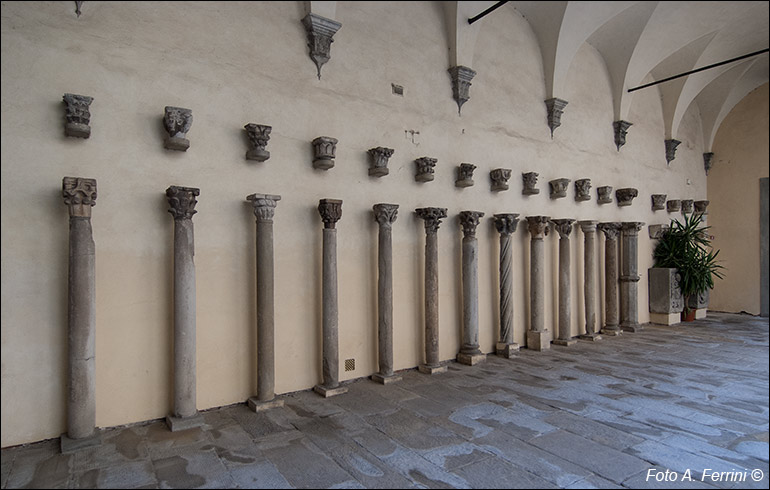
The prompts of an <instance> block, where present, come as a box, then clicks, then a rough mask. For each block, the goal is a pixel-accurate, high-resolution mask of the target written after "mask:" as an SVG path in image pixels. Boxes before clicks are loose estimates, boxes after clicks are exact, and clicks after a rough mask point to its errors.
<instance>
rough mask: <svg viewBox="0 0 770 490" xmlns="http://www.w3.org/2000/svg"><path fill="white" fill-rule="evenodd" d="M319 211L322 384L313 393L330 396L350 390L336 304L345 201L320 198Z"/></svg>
mask: <svg viewBox="0 0 770 490" xmlns="http://www.w3.org/2000/svg"><path fill="white" fill-rule="evenodd" d="M318 212H319V213H320V214H321V219H322V220H323V222H324V229H323V293H322V296H323V297H322V302H323V319H322V330H323V383H322V384H321V385H316V386H315V387H314V390H315V391H316V393H318V394H319V395H321V396H324V397H330V396H334V395H340V394H342V393H345V392H347V391H348V389H347V388H346V387H343V386H340V381H339V337H338V325H337V322H338V316H339V315H338V312H339V309H338V303H337V229H336V228H335V224H336V223H337V221H339V219H340V218H341V217H342V201H341V200H338V199H321V201H320V202H319V204H318Z"/></svg>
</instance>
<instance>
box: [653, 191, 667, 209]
mask: <svg viewBox="0 0 770 490" xmlns="http://www.w3.org/2000/svg"><path fill="white" fill-rule="evenodd" d="M650 197H651V198H652V210H653V211H660V210H661V209H666V194H653V195H651V196H650Z"/></svg>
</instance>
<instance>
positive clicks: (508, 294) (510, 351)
mask: <svg viewBox="0 0 770 490" xmlns="http://www.w3.org/2000/svg"><path fill="white" fill-rule="evenodd" d="M494 220H495V228H497V232H498V233H500V340H499V341H498V342H497V344H496V345H495V354H497V355H498V356H501V357H505V358H507V359H511V358H513V357H516V356H515V353H516V352H518V351H519V344H517V343H516V342H514V341H513V339H514V335H513V333H514V332H513V272H512V270H513V257H512V255H511V234H513V233H514V232H515V231H516V227H517V226H518V224H519V215H518V214H517V213H508V214H496V215H495V216H494Z"/></svg>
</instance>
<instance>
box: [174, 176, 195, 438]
mask: <svg viewBox="0 0 770 490" xmlns="http://www.w3.org/2000/svg"><path fill="white" fill-rule="evenodd" d="M199 194H200V189H196V188H194V187H179V186H175V185H172V186H171V187H169V188H168V189H166V197H167V198H168V204H169V206H171V209H169V210H168V212H169V213H171V215H172V216H173V217H174V411H173V413H172V414H171V415H168V416H167V417H166V423H167V424H168V427H169V429H171V431H172V432H176V431H180V430H185V429H190V428H192V427H199V426H201V425H203V417H201V415H200V414H199V413H198V409H197V408H196V405H195V404H196V391H195V384H196V381H195V376H196V372H195V371H196V362H195V261H194V260H193V257H194V255H195V240H194V237H193V222H192V217H193V215H194V214H195V213H197V211H195V205H196V204H197V203H198V201H197V200H196V199H195V197H196V196H198V195H199Z"/></svg>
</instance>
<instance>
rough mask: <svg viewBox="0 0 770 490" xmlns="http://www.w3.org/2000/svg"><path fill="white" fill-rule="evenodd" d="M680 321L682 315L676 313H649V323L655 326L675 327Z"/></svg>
mask: <svg viewBox="0 0 770 490" xmlns="http://www.w3.org/2000/svg"><path fill="white" fill-rule="evenodd" d="M681 321H682V314H681V313H679V312H677V313H652V312H650V323H654V324H656V325H676V324H677V323H679V322H681Z"/></svg>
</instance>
